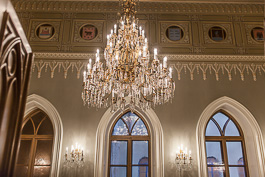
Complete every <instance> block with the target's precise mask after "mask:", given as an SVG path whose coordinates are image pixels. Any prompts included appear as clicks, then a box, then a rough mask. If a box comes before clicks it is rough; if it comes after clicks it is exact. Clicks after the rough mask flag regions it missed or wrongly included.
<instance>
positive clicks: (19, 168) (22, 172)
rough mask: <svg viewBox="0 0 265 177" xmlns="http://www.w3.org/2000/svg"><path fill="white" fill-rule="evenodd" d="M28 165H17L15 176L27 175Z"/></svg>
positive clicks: (24, 176) (22, 176)
mask: <svg viewBox="0 0 265 177" xmlns="http://www.w3.org/2000/svg"><path fill="white" fill-rule="evenodd" d="M27 174H28V166H17V167H16V174H15V176H16V177H27Z"/></svg>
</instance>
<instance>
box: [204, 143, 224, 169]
mask: <svg viewBox="0 0 265 177" xmlns="http://www.w3.org/2000/svg"><path fill="white" fill-rule="evenodd" d="M206 154H207V164H208V165H223V158H222V151H221V143H220V142H210V141H208V142H206ZM211 158H214V159H215V162H214V163H213V161H212V160H210V159H211Z"/></svg>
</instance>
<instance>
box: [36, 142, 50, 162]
mask: <svg viewBox="0 0 265 177" xmlns="http://www.w3.org/2000/svg"><path fill="white" fill-rule="evenodd" d="M52 143H53V142H52V140H38V142H37V149H36V155H35V165H51V154H52Z"/></svg>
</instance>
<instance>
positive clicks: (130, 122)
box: [122, 112, 139, 132]
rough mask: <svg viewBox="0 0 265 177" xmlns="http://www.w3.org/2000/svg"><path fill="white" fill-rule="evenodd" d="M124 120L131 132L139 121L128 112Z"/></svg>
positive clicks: (123, 117)
mask: <svg viewBox="0 0 265 177" xmlns="http://www.w3.org/2000/svg"><path fill="white" fill-rule="evenodd" d="M122 119H123V120H124V122H126V124H127V126H128V127H129V131H130V132H131V131H132V127H133V125H134V123H135V122H136V121H137V119H139V117H138V116H137V115H135V114H134V113H132V112H128V113H126V114H125V115H124V116H122Z"/></svg>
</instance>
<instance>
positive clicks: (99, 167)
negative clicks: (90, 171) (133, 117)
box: [94, 105, 164, 177]
mask: <svg viewBox="0 0 265 177" xmlns="http://www.w3.org/2000/svg"><path fill="white" fill-rule="evenodd" d="M128 110H129V108H128V105H127V106H126V109H125V110H124V111H121V110H119V111H116V112H114V113H111V109H110V108H109V109H108V110H107V111H106V112H105V114H104V115H103V117H102V118H101V120H100V123H99V125H98V128H97V135H96V147H95V162H94V177H107V175H108V157H109V149H108V147H109V134H110V133H111V132H110V131H111V128H112V125H113V124H114V122H115V121H116V119H117V118H119V117H121V115H122V114H123V113H124V112H126V111H128ZM135 112H137V114H139V115H140V116H141V118H142V119H144V120H145V122H146V123H147V125H148V127H149V128H150V136H151V157H152V161H151V168H152V169H151V177H164V139H163V130H162V126H161V123H160V121H159V119H158V117H157V115H156V114H155V112H154V111H153V110H152V109H149V110H146V111H143V110H141V109H140V108H138V107H137V108H136V109H135Z"/></svg>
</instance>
